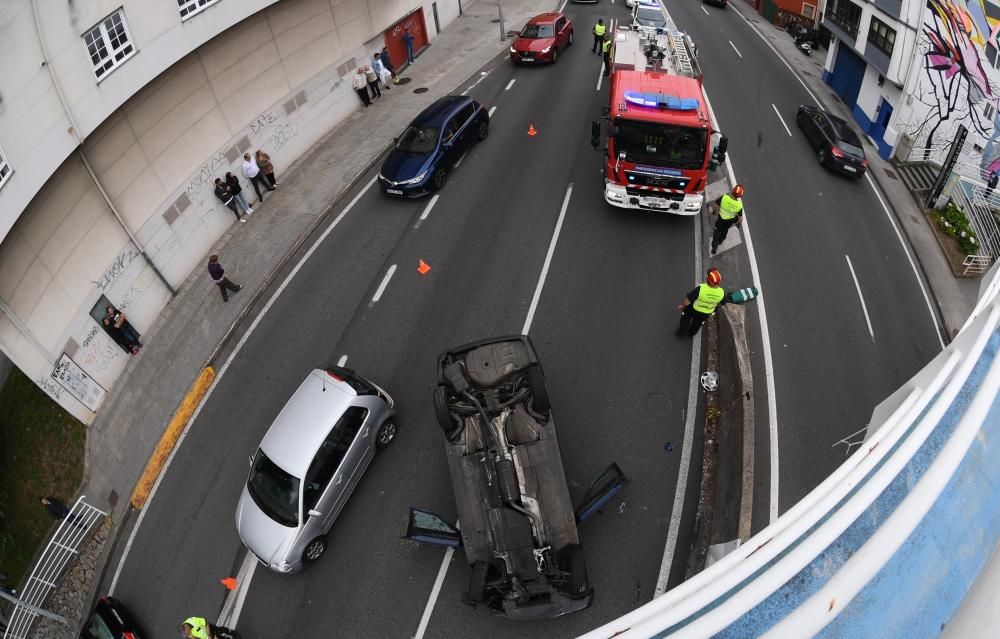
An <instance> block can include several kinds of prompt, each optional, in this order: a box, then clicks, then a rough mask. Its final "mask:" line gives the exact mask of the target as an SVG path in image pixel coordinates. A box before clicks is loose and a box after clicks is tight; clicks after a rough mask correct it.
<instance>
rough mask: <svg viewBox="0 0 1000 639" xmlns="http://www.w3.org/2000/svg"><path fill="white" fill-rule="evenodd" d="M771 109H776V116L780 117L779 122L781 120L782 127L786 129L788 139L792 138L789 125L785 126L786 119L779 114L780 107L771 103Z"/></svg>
mask: <svg viewBox="0 0 1000 639" xmlns="http://www.w3.org/2000/svg"><path fill="white" fill-rule="evenodd" d="M771 108H772V109H774V114H775V115H776V116H778V119H779V120H781V126H783V127H785V133H787V134H788V137H792V132H791V131H789V130H788V125H787V124H785V118H783V117H781V113H779V112H778V107H776V106H774V103H773V102H772V103H771Z"/></svg>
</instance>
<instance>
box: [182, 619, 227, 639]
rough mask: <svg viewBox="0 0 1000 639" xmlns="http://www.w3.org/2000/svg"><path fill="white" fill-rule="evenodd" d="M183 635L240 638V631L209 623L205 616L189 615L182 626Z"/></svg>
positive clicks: (194, 638) (204, 638)
mask: <svg viewBox="0 0 1000 639" xmlns="http://www.w3.org/2000/svg"><path fill="white" fill-rule="evenodd" d="M180 631H181V636H182V637H191V639H239V636H240V635H239V633H237V632H236V631H235V630H230V629H229V628H223V627H222V626H214V625H212V624H210V623H208V622H207V621H206V620H205V618H204V617H188V618H187V619H185V620H184V623H182V624H181V627H180Z"/></svg>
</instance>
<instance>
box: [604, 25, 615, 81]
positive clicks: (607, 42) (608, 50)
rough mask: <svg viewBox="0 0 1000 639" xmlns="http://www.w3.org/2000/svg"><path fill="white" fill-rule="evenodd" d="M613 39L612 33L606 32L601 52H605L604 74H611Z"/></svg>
mask: <svg viewBox="0 0 1000 639" xmlns="http://www.w3.org/2000/svg"><path fill="white" fill-rule="evenodd" d="M612 43H613V40H612V39H611V34H610V33H608V34H605V36H604V44H602V45H601V53H602V54H604V75H606V76H607V75H611V45H612Z"/></svg>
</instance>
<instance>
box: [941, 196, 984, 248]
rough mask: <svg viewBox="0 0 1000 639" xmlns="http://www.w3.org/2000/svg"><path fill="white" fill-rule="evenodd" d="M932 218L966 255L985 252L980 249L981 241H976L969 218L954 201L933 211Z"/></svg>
mask: <svg viewBox="0 0 1000 639" xmlns="http://www.w3.org/2000/svg"><path fill="white" fill-rule="evenodd" d="M931 218H933V220H934V222H935V223H936V224H937V225H938V228H940V229H941V230H942V231H943V232H944V233H945V234H946V235H948V236H950V237H953V238H955V241H956V242H958V246H959V248H961V249H962V251H963V252H964V253H965V254H966V255H980V254H982V252H983V251H982V249H980V248H979V241H978V240H977V239H976V232H975V231H973V230H972V225H971V224H970V223H969V218H968V217H967V216H966V215H965V213H964V212H963V211H962V209H960V208H958V206H956V205H955V203H954V202H953V201H951V200H949V201H948V205H947V206H945V207H944V208H943V209H933V210H932V211H931Z"/></svg>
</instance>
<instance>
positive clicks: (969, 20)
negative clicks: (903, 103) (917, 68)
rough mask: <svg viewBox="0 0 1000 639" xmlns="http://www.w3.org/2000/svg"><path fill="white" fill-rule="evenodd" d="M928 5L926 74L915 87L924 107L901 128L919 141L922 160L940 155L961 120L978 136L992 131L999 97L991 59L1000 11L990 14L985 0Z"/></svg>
mask: <svg viewBox="0 0 1000 639" xmlns="http://www.w3.org/2000/svg"><path fill="white" fill-rule="evenodd" d="M926 6H927V11H926V13H925V17H924V23H923V26H922V33H921V38H920V42H919V44H918V46H919V49H918V51H919V55H920V57H921V60H922V73H921V77H920V81H919V82H918V83H917V86H916V87H915V88H914V92H913V99H914V100H916V101H918V102H919V103H920V104H922V105H923V107H924V108H922V109H913V111H912V116H913V117H911V119H910V122H904V121H902V120H901V121H900V122H899V123H898V124H897V128H898V129H899V130H900V131H902V132H903V133H906V134H907V135H909V136H910V137H912V138H913V139H914V140H917V141H918V145H919V146H920V147H921V149H920V155H921V156H922V159H932V158H937V159H941V158H943V156H944V154H946V153H947V150H948V148H949V147H950V144H951V141H952V138H953V137H954V127H956V126H958V125H959V124H962V125H965V127H966V128H968V129H969V132H970V133H972V134H974V135H978V136H979V137H980V138H984V139H989V138H990V137H991V136H992V134H993V131H994V128H995V127H994V123H993V122H992V120H991V117H990V116H991V115H992V114H991V113H990V112H989V109H988V108H987V107H988V106H989V105H992V108H993V109H995V108H996V106H997V103H998V99H1000V91H998V85H997V83H995V82H994V79H995V78H996V71H995V69H994V63H993V62H992V61H994V60H996V59H997V55H998V52H1000V46H998V44H997V33H998V32H1000V16H997V17H993V16H990V15H988V13H987V10H986V8H985V5H984V0H927V5H926ZM993 13H995V12H993Z"/></svg>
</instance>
